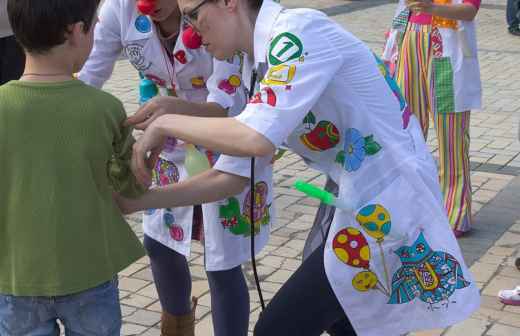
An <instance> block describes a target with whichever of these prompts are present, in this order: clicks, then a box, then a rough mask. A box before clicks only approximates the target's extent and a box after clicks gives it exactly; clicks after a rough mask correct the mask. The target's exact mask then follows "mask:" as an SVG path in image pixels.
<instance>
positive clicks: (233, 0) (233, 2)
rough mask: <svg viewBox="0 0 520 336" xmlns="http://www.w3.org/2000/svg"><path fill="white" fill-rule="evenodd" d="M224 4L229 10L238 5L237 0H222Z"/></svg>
mask: <svg viewBox="0 0 520 336" xmlns="http://www.w3.org/2000/svg"><path fill="white" fill-rule="evenodd" d="M224 6H225V7H226V8H227V9H228V10H229V11H231V12H234V11H235V10H236V8H237V6H238V0H224Z"/></svg>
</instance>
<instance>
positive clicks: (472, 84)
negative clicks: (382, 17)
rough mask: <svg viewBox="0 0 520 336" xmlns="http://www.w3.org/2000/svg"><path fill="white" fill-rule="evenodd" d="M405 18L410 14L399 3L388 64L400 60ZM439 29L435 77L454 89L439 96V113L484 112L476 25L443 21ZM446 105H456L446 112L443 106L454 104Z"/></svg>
mask: <svg viewBox="0 0 520 336" xmlns="http://www.w3.org/2000/svg"><path fill="white" fill-rule="evenodd" d="M450 2H451V1H450ZM462 2H463V0H453V3H454V4H459V3H462ZM443 3H444V2H443ZM406 18H409V11H408V9H407V8H406V5H405V1H404V0H400V1H399V4H398V5H397V10H396V13H395V16H394V20H393V24H392V29H391V30H390V32H389V35H388V39H387V42H386V44H385V48H384V51H383V55H382V58H383V59H384V60H385V61H386V62H390V63H395V62H396V61H397V58H398V57H399V48H400V45H401V43H400V40H402V38H403V36H404V32H405V29H406V25H407V20H406ZM403 19H405V20H404V21H403ZM436 26H437V28H436V29H437V30H438V32H439V34H438V35H436V37H435V38H432V48H433V49H434V50H435V51H434V56H433V65H434V72H435V76H437V77H439V78H443V79H444V80H449V78H452V79H451V80H450V83H452V86H453V90H449V91H448V90H446V91H443V92H441V93H438V94H437V95H436V99H435V100H436V102H435V103H436V104H435V106H436V110H437V112H440V113H451V112H465V111H471V110H475V109H481V108H482V84H481V80H480V66H479V61H478V54H477V34H476V27H475V21H474V20H473V21H462V20H443V21H442V22H441V23H438V24H436ZM434 29H435V28H434ZM450 68H451V69H450ZM444 84H446V83H444ZM445 101H453V103H454V107H455V110H454V111H448V110H443V108H442V106H451V104H447V105H446V104H444V103H445Z"/></svg>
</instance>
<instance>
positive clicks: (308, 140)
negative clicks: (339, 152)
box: [300, 112, 340, 152]
mask: <svg viewBox="0 0 520 336" xmlns="http://www.w3.org/2000/svg"><path fill="white" fill-rule="evenodd" d="M310 115H312V116H314V115H313V114H312V112H311V114H310ZM310 115H309V114H308V115H307V117H306V119H304V124H305V125H306V127H307V125H310V124H311V121H313V122H315V119H312V120H311V119H309V118H311V117H310ZM300 141H301V142H302V143H303V144H304V145H305V146H306V147H307V148H308V149H310V150H312V151H316V152H322V151H326V150H329V149H331V148H334V147H336V145H337V144H338V143H339V142H340V134H339V130H338V128H337V127H336V125H334V124H333V123H332V122H330V121H327V120H321V121H320V122H318V124H317V125H316V126H315V127H314V129H312V130H310V132H308V133H305V134H302V135H301V136H300Z"/></svg>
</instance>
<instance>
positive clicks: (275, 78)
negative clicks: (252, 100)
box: [262, 64, 296, 85]
mask: <svg viewBox="0 0 520 336" xmlns="http://www.w3.org/2000/svg"><path fill="white" fill-rule="evenodd" d="M295 75H296V65H294V64H291V65H286V64H280V65H275V66H272V67H270V68H269V71H268V72H267V75H266V76H265V78H264V79H263V80H262V84H264V85H287V84H289V83H291V82H292V80H293V79H294V76H295Z"/></svg>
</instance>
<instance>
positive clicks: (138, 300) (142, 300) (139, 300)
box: [121, 294, 157, 308]
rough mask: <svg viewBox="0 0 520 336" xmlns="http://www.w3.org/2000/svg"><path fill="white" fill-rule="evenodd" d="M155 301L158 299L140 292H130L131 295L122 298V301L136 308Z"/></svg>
mask: <svg viewBox="0 0 520 336" xmlns="http://www.w3.org/2000/svg"><path fill="white" fill-rule="evenodd" d="M155 301H157V299H154V298H150V297H147V296H142V295H138V294H130V295H129V296H127V297H125V298H124V299H122V300H121V303H122V304H125V305H128V306H132V307H136V308H145V307H147V306H149V305H151V304H152V303H154V302H155Z"/></svg>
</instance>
